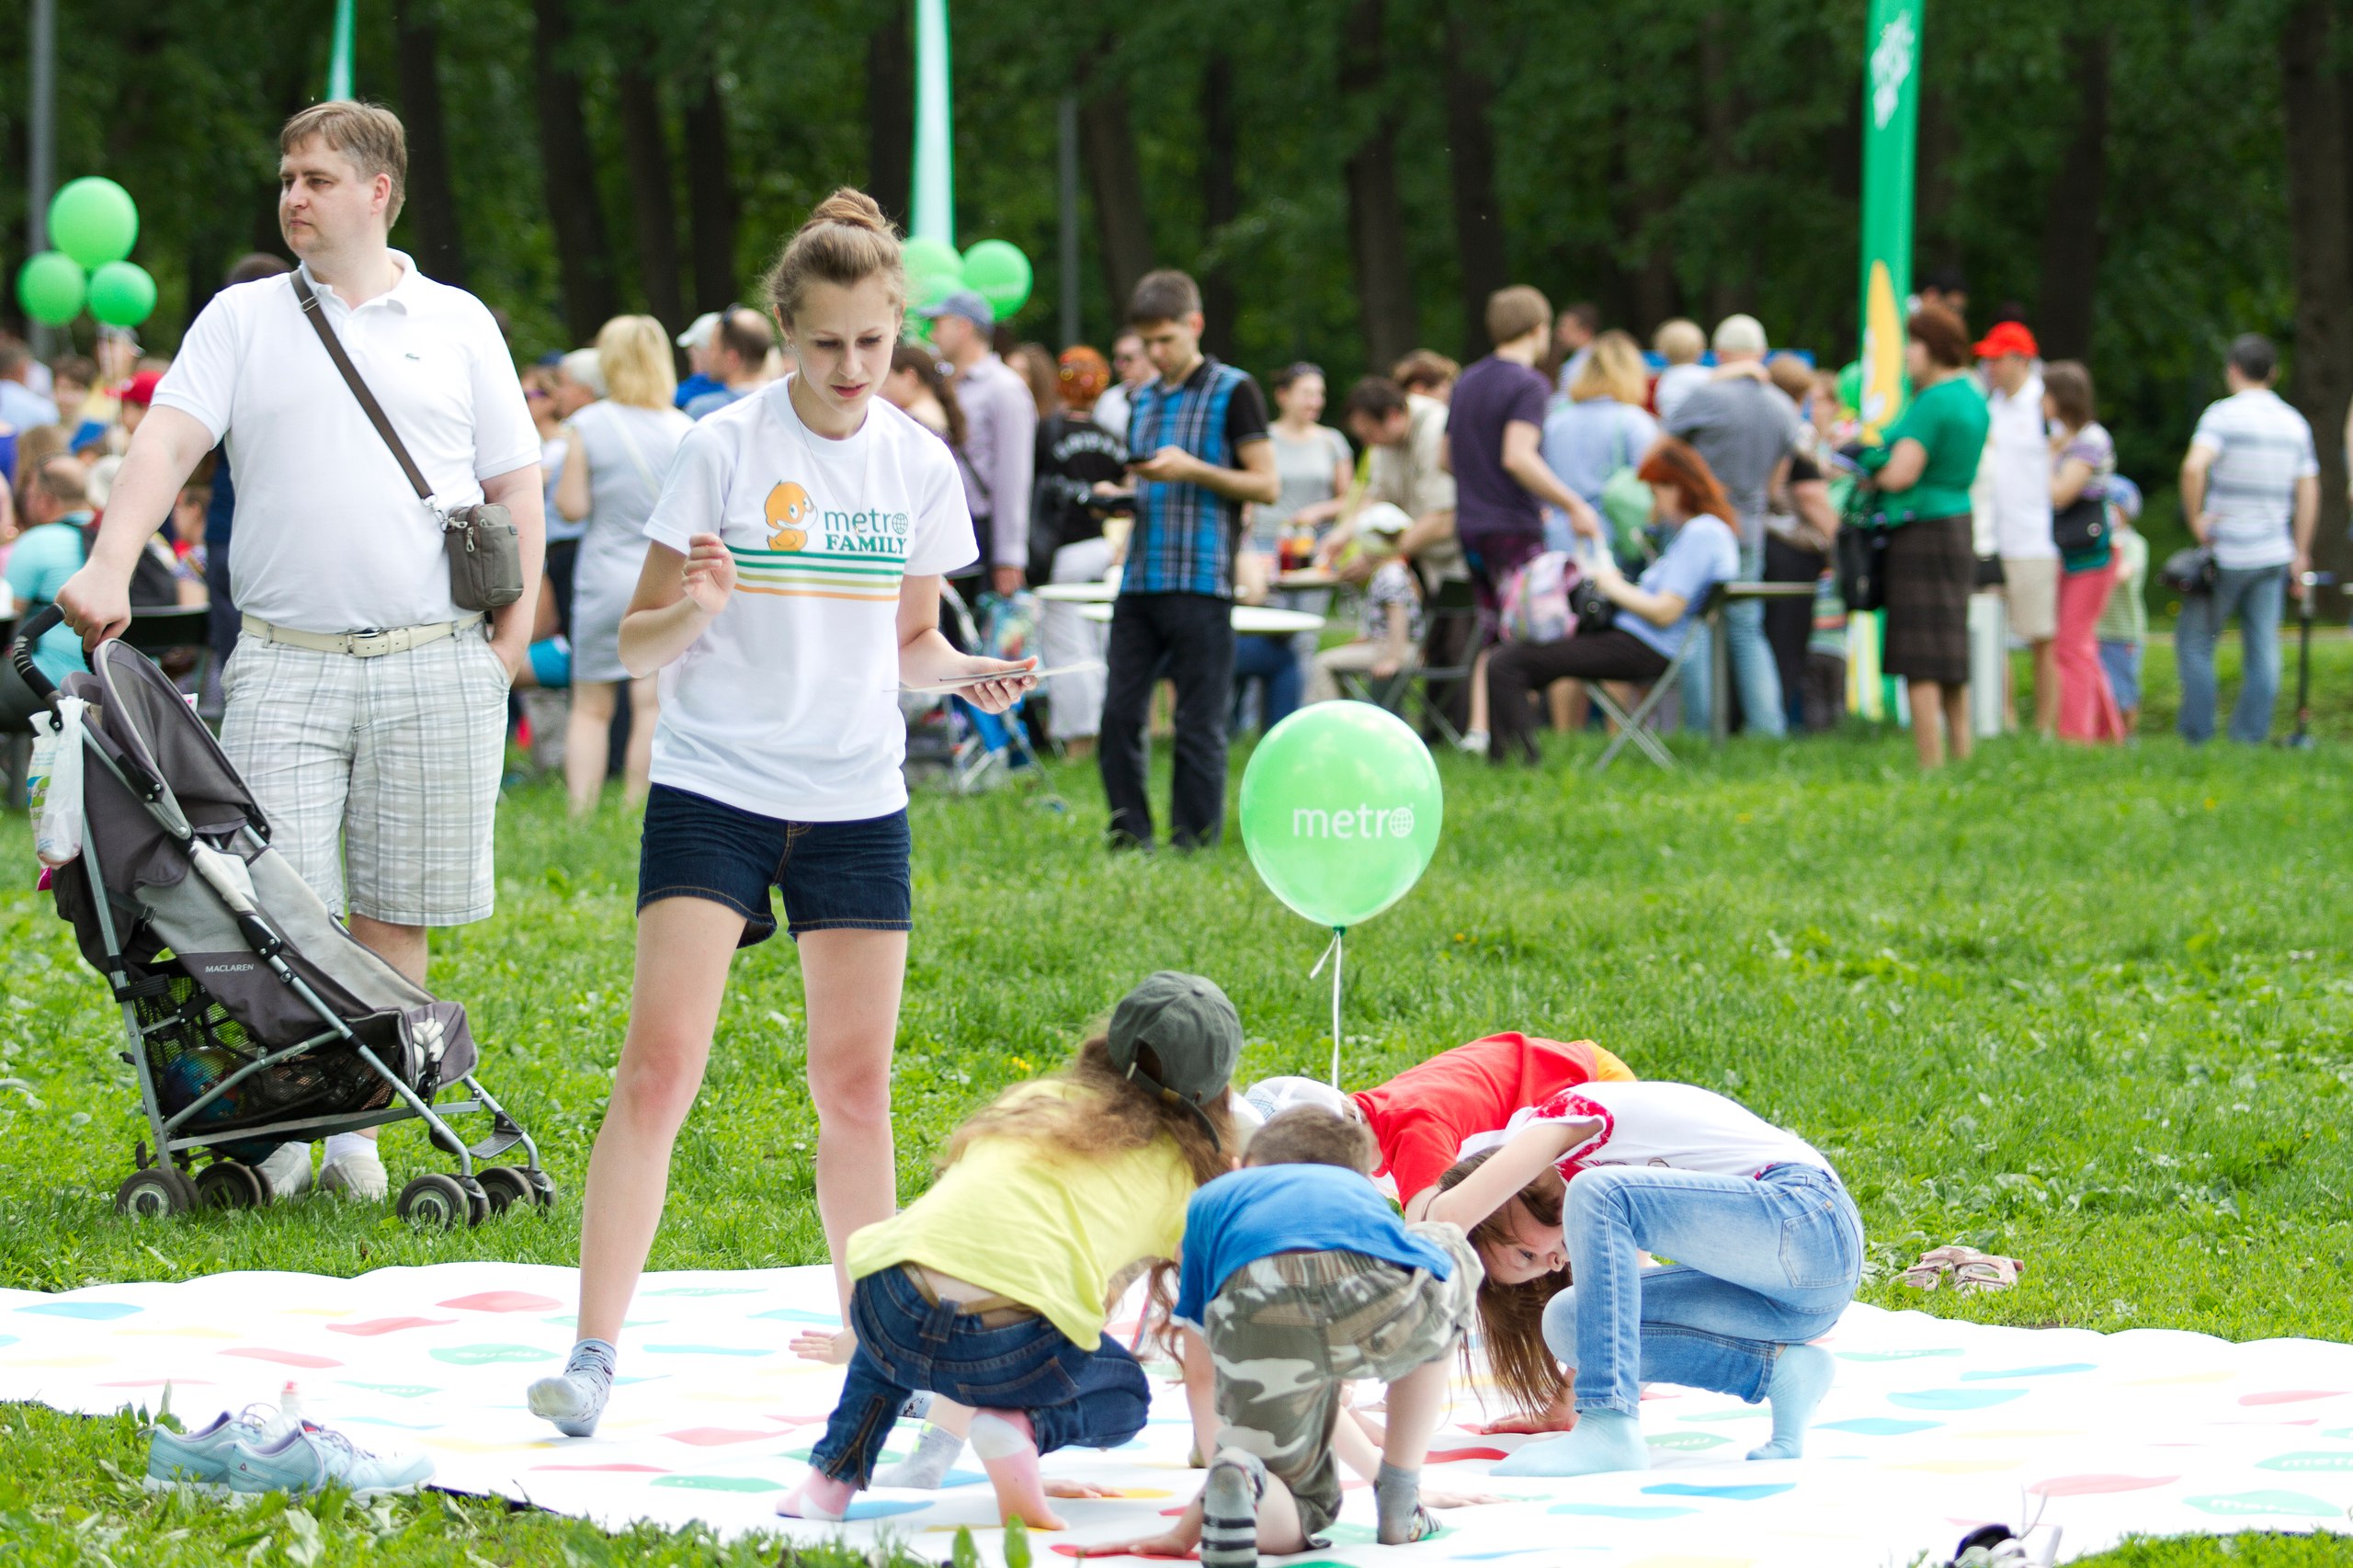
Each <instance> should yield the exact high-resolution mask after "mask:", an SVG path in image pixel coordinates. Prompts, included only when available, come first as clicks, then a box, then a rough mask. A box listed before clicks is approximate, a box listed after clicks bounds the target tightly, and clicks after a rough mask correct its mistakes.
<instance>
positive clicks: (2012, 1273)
mask: <svg viewBox="0 0 2353 1568" xmlns="http://www.w3.org/2000/svg"><path fill="white" fill-rule="evenodd" d="M2025 1271H2026V1265H2025V1264H2023V1263H2021V1262H2019V1261H2018V1259H2017V1258H2015V1257H1995V1256H1993V1255H1991V1254H1990V1253H1979V1254H1978V1255H1977V1256H1975V1257H1973V1258H1972V1259H1970V1260H1969V1261H1968V1262H1967V1263H1964V1264H1962V1265H1961V1266H1960V1267H1958V1268H1955V1269H1954V1270H1953V1271H1952V1288H1953V1289H1954V1290H1957V1291H1959V1292H1960V1293H1961V1295H1964V1296H1970V1295H1975V1294H1977V1293H1978V1292H1980V1291H1984V1290H2008V1289H2009V1288H2010V1287H2011V1286H2013V1285H2015V1284H2017V1283H2018V1276H2019V1275H2020V1274H2022V1273H2024V1272H2025Z"/></svg>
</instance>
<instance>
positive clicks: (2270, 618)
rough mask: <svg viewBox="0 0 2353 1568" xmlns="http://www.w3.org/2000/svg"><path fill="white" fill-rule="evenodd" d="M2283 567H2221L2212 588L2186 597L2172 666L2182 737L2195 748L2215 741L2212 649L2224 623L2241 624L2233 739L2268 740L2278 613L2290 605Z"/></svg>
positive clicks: (2175, 635)
mask: <svg viewBox="0 0 2353 1568" xmlns="http://www.w3.org/2000/svg"><path fill="white" fill-rule="evenodd" d="M2287 596H2288V568H2286V567H2285V566H2251V567H2246V568H2238V567H2230V566H2225V567H2223V568H2222V570H2221V571H2219V572H2217V573H2215V574H2214V586H2213V587H2212V589H2211V590H2210V591H2209V592H2206V593H2202V594H2184V595H2183V596H2182V597H2181V616H2180V618H2179V619H2177V620H2176V621H2175V622H2174V629H2173V653H2174V664H2175V666H2176V667H2177V669H2178V670H2179V671H2180V673H2181V717H2180V720H2179V723H2180V727H2181V738H2182V739H2183V740H2185V741H2188V742H2189V743H2190V744H2192V745H2197V744H2201V743H2203V742H2206V741H2211V740H2212V739H2213V738H2214V710H2215V707H2216V705H2217V702H2218V700H2219V698H2218V695H2217V692H2216V689H2215V677H2214V644H2215V643H2217V642H2221V641H2222V626H2223V623H2224V622H2226V621H2228V620H2229V619H2231V617H2232V616H2234V615H2235V616H2237V617H2238V618H2239V651H2240V654H2241V657H2240V666H2241V668H2240V678H2239V699H2238V702H2237V705H2236V706H2234V708H2233V709H2232V710H2231V739H2233V740H2234V741H2238V742H2241V743H2243V744H2246V745H2251V746H2259V745H2261V744H2263V743H2264V740H2265V739H2266V737H2268V735H2269V734H2270V733H2271V708H2272V704H2273V703H2274V702H2275V701H2276V700H2277V699H2278V698H2279V612H2280V609H2281V608H2282V607H2283V606H2284V605H2285V604H2286V602H2287Z"/></svg>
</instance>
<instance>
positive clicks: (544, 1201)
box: [523, 1166, 555, 1209]
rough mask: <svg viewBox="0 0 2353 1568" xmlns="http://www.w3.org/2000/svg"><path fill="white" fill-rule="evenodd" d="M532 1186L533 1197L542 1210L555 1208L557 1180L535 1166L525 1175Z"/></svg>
mask: <svg viewBox="0 0 2353 1568" xmlns="http://www.w3.org/2000/svg"><path fill="white" fill-rule="evenodd" d="M523 1175H524V1177H525V1178H526V1179H527V1180H529V1182H530V1184H531V1197H532V1199H533V1200H534V1201H536V1202H537V1203H538V1204H539V1206H540V1208H542V1209H552V1208H554V1207H555V1178H554V1177H553V1176H550V1175H548V1173H547V1172H545V1171H543V1170H540V1169H539V1168H538V1167H536V1166H534V1167H532V1168H531V1169H529V1170H527V1171H525V1172H524V1173H523Z"/></svg>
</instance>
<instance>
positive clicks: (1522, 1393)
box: [1438, 1149, 1571, 1415]
mask: <svg viewBox="0 0 2353 1568" xmlns="http://www.w3.org/2000/svg"><path fill="white" fill-rule="evenodd" d="M1493 1153H1495V1151H1494V1150H1492V1149H1491V1150H1489V1151H1487V1153H1484V1154H1473V1155H1472V1157H1471V1158H1469V1159H1467V1160H1464V1161H1462V1162H1461V1164H1460V1165H1455V1166H1453V1167H1452V1168H1450V1169H1449V1170H1448V1171H1447V1172H1446V1174H1445V1175H1443V1176H1439V1177H1438V1190H1439V1191H1440V1192H1448V1191H1451V1190H1452V1189H1453V1188H1455V1187H1460V1186H1461V1185H1462V1183H1463V1182H1465V1181H1466V1180H1468V1179H1470V1176H1471V1173H1472V1172H1473V1171H1475V1170H1477V1169H1478V1168H1479V1167H1480V1166H1481V1165H1484V1164H1486V1163H1487V1159H1488V1156H1489V1155H1491V1154H1493ZM1567 1196H1568V1184H1567V1183H1566V1182H1564V1181H1563V1180H1562V1179H1561V1173H1560V1172H1558V1171H1555V1170H1550V1169H1547V1170H1544V1171H1540V1172H1539V1173H1537V1176H1536V1179H1535V1180H1533V1181H1531V1182H1529V1184H1528V1185H1527V1186H1526V1187H1521V1188H1520V1189H1519V1191H1518V1192H1517V1193H1515V1194H1513V1195H1512V1197H1511V1199H1509V1200H1507V1201H1506V1203H1505V1204H1504V1205H1503V1207H1502V1208H1499V1209H1497V1210H1495V1212H1494V1213H1492V1214H1490V1215H1488V1216H1487V1217H1486V1218H1485V1219H1483V1220H1482V1221H1479V1222H1478V1223H1477V1224H1475V1225H1473V1226H1472V1227H1471V1233H1470V1237H1469V1239H1470V1242H1471V1244H1472V1246H1473V1247H1483V1246H1486V1245H1494V1246H1498V1247H1502V1246H1509V1245H1511V1244H1512V1234H1511V1226H1510V1222H1509V1221H1508V1220H1507V1219H1506V1214H1507V1213H1508V1211H1509V1210H1510V1209H1511V1206H1512V1204H1513V1203H1518V1205H1519V1206H1520V1207H1521V1208H1523V1209H1525V1210H1528V1214H1529V1218H1530V1219H1532V1220H1534V1221H1536V1222H1537V1223H1538V1224H1540V1225H1557V1224H1559V1223H1560V1222H1561V1203H1562V1200H1563V1199H1564V1198H1566V1197H1567ZM1480 1256H1481V1259H1482V1261H1483V1260H1484V1258H1485V1254H1484V1253H1482V1254H1481V1255H1480ZM1570 1284H1571V1279H1570V1277H1569V1271H1568V1270H1567V1269H1565V1268H1563V1269H1558V1270H1556V1271H1554V1272H1553V1273H1551V1274H1542V1275H1539V1276H1538V1277H1537V1278H1533V1279H1529V1280H1527V1281H1524V1282H1523V1283H1521V1284H1518V1285H1502V1284H1498V1283H1496V1281H1495V1279H1494V1278H1493V1277H1489V1278H1483V1279H1482V1280H1480V1281H1479V1337H1480V1339H1481V1340H1482V1341H1483V1342H1484V1344H1485V1346H1486V1350H1487V1369H1488V1370H1489V1371H1491V1372H1493V1373H1494V1374H1495V1381H1496V1382H1497V1383H1498V1384H1500V1385H1502V1388H1503V1391H1504V1392H1505V1393H1506V1394H1508V1395H1509V1396H1510V1397H1511V1399H1512V1402H1513V1403H1516V1404H1518V1406H1519V1408H1520V1409H1522V1410H1524V1411H1526V1412H1528V1413H1529V1415H1541V1414H1543V1413H1544V1412H1545V1411H1547V1410H1550V1409H1551V1408H1552V1402H1553V1401H1554V1400H1556V1399H1558V1398H1560V1396H1561V1392H1562V1391H1563V1389H1565V1388H1566V1387H1567V1386H1568V1383H1567V1381H1566V1380H1565V1379H1564V1378H1563V1377H1562V1375H1561V1363H1560V1362H1559V1361H1558V1360H1557V1359H1555V1358H1554V1357H1553V1355H1552V1346H1549V1345H1547V1344H1545V1343H1544V1309H1545V1308H1546V1307H1547V1306H1549V1305H1551V1304H1552V1298H1553V1297H1555V1296H1557V1295H1559V1294H1560V1293H1561V1292H1562V1291H1563V1290H1567V1289H1568V1288H1569V1286H1570ZM1462 1364H1463V1368H1464V1369H1465V1370H1466V1371H1468V1370H1469V1369H1470V1365H1471V1343H1470V1341H1469V1340H1467V1339H1466V1340H1464V1341H1463V1344H1462Z"/></svg>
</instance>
